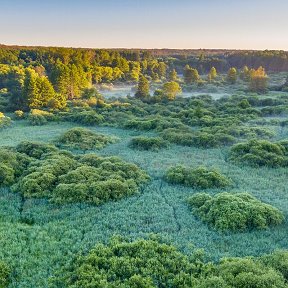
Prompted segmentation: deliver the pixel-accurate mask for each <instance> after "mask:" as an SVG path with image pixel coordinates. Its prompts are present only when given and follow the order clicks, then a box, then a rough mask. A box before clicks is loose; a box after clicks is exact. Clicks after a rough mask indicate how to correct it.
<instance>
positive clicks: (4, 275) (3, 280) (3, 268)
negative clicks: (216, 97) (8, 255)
mask: <svg viewBox="0 0 288 288" xmlns="http://www.w3.org/2000/svg"><path fill="white" fill-rule="evenodd" d="M10 275H11V270H10V268H9V267H8V266H7V264H6V263H4V262H2V261H0V287H1V288H6V287H8V284H9V282H10Z"/></svg>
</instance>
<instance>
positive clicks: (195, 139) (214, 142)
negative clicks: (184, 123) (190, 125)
mask: <svg viewBox="0 0 288 288" xmlns="http://www.w3.org/2000/svg"><path fill="white" fill-rule="evenodd" d="M161 136H162V137H163V138H164V139H165V140H167V141H169V142H171V143H175V144H178V145H183V146H194V147H199V148H215V147H220V146H223V145H231V144H233V143H234V142H235V141H236V139H235V138H234V137H233V136H231V135H228V134H225V133H221V132H218V133H208V132H202V131H195V132H193V131H191V130H187V129H185V130H179V129H174V128H170V129H166V130H164V131H163V132H162V133H161Z"/></svg>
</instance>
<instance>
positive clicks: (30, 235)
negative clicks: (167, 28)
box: [0, 45, 288, 288]
mask: <svg viewBox="0 0 288 288" xmlns="http://www.w3.org/2000/svg"><path fill="white" fill-rule="evenodd" d="M287 116H288V52H285V51H276V50H275V51H274V50H273V51H272V50H271V51H270V50H265V51H256V50H255V51H254V50H253V51H252V50H251V51H249V50H209V49H200V50H189V49H187V50H180V49H146V50H145V49H82V48H81V49H80V48H79V49H78V48H60V47H25V46H23V47H22V46H5V45H0V135H1V137H0V203H1V205H0V223H1V225H0V229H1V230H0V287H1V288H2V287H3V288H6V287H7V288H16V287H17V288H27V287H31V288H32V287H33V288H38V287H39V288H43V287H53V288H66V287H67V288H68V287H70V288H88V287H89V288H91V287H99V288H104V287H105V288H106V287H107V288H114V287H121V288H124V287H125V288H126V287H127V288H128V287H132V288H138V287H139V288H141V287H143V288H152V287H155V288H156V287H159V288H164V287H165V288H166V287H171V288H174V287H175V288H186V287H187V288H190V287H195V288H212V287H213V288H216V287H217V288H218V287H219V288H220V287H221V288H262V287H263V288H266V287H271V288H272V287H273V288H278V287H279V288H282V287H283V288H287V287H288V238H287V229H288V222H287V219H288V188H287V187H288V118H287Z"/></svg>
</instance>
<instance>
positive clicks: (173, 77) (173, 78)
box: [168, 69, 178, 82]
mask: <svg viewBox="0 0 288 288" xmlns="http://www.w3.org/2000/svg"><path fill="white" fill-rule="evenodd" d="M168 80H169V81H174V82H175V81H177V80H178V75H177V72H176V70H175V69H173V70H171V71H170V72H169V74H168Z"/></svg>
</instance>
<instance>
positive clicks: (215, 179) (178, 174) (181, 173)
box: [165, 166, 231, 189]
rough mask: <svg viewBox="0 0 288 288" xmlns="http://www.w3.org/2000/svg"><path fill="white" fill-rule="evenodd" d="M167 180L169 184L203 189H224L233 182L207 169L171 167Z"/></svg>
mask: <svg viewBox="0 0 288 288" xmlns="http://www.w3.org/2000/svg"><path fill="white" fill-rule="evenodd" d="M165 178H166V180H167V181H168V182H169V183H173V184H182V185H185V186H189V187H193V188H201V189H207V188H224V187H226V186H229V185H230V184H231V181H230V180H229V179H228V178H227V177H226V176H224V175H222V174H221V173H220V172H219V171H218V170H216V169H212V170H209V169H208V168H206V167H197V168H186V167H184V166H175V167H171V168H169V169H168V171H167V172H166V175H165Z"/></svg>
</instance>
